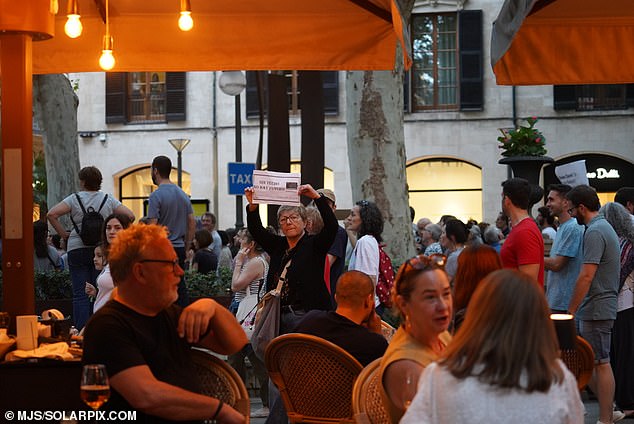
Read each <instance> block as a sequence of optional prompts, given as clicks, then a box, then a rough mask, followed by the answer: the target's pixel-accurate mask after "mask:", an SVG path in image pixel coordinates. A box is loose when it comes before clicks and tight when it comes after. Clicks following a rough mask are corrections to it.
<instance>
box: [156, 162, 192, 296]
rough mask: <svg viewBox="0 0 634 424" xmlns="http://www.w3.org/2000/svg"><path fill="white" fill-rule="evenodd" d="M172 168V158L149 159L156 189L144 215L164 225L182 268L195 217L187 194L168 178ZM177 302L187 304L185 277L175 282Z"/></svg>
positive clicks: (189, 244) (189, 243)
mask: <svg viewBox="0 0 634 424" xmlns="http://www.w3.org/2000/svg"><path fill="white" fill-rule="evenodd" d="M171 171H172V161H171V160H170V159H169V158H168V157H167V156H157V157H155V158H154V160H153V161H152V182H153V183H154V184H156V185H157V186H158V189H156V190H155V191H154V192H152V194H150V198H149V199H148V214H147V218H148V222H149V223H150V224H159V225H164V226H166V227H167V229H168V230H169V236H168V238H169V240H170V242H171V243H172V246H173V247H174V250H175V251H176V254H177V255H178V260H179V263H180V266H181V268H183V269H185V253H186V252H187V249H188V248H189V247H190V246H191V243H192V240H193V238H194V233H195V232H196V220H195V218H194V210H193V208H192V204H191V201H190V199H189V196H187V194H186V193H185V192H184V191H183V190H181V188H180V187H178V186H177V185H176V184H174V183H172V182H171V181H170V172H171ZM178 304H179V305H181V306H187V305H188V304H189V296H188V294H187V286H186V285H185V277H184V276H183V277H182V278H181V282H180V284H179V285H178Z"/></svg>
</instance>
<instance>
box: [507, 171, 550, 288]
mask: <svg viewBox="0 0 634 424" xmlns="http://www.w3.org/2000/svg"><path fill="white" fill-rule="evenodd" d="M530 194H531V186H530V184H529V183H528V181H526V180H525V179H523V178H511V179H509V180H506V181H504V182H503V183H502V211H503V212H504V214H505V215H506V216H508V217H509V219H510V221H511V232H510V233H509V235H508V237H507V238H506V240H505V241H504V244H503V245H502V250H501V251H500V257H501V259H502V265H503V266H504V268H514V269H517V270H519V271H520V272H523V273H524V274H526V275H528V276H530V277H532V278H533V279H535V280H536V281H537V282H539V284H540V285H541V286H542V287H543V286H544V240H543V238H542V233H541V231H539V228H538V227H537V224H536V223H535V221H534V220H533V218H531V217H530V216H529V215H528V204H529V198H530Z"/></svg>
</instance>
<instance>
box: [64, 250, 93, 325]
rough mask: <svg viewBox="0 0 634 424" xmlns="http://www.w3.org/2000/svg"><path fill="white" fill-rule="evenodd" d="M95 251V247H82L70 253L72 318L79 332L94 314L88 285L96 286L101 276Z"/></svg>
mask: <svg viewBox="0 0 634 424" xmlns="http://www.w3.org/2000/svg"><path fill="white" fill-rule="evenodd" d="M94 251H95V249H94V248H93V247H82V248H80V249H74V250H71V251H70V252H68V270H69V271H70V280H71V282H72V283H73V317H72V318H73V322H74V323H75V328H77V330H81V329H82V328H84V326H85V325H86V321H88V318H90V315H91V314H92V305H91V303H90V300H89V299H88V295H87V294H86V283H87V282H88V283H90V284H92V285H93V286H94V285H95V281H97V276H98V275H99V271H97V270H96V269H95V264H94V263H93V257H94Z"/></svg>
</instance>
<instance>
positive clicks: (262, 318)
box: [251, 259, 292, 361]
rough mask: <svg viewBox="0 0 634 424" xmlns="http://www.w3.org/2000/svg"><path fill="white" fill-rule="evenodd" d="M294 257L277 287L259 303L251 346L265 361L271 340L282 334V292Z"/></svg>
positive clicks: (287, 264) (288, 263)
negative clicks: (265, 354) (265, 353)
mask: <svg viewBox="0 0 634 424" xmlns="http://www.w3.org/2000/svg"><path fill="white" fill-rule="evenodd" d="M291 262H292V259H291V260H289V261H288V262H287V263H286V266H285V267H284V270H283V271H282V274H281V275H280V279H279V280H278V282H277V287H276V288H275V289H273V290H271V291H270V292H268V293H266V294H265V295H264V296H263V297H262V299H261V300H260V302H259V303H258V305H257V306H258V307H257V312H256V314H255V326H254V328H253V334H252V335H251V346H252V347H253V351H254V352H255V354H256V355H257V357H258V358H260V359H261V360H262V361H264V352H266V347H267V346H268V345H269V342H270V341H271V340H273V339H274V338H275V337H277V336H279V334H280V309H281V303H280V294H281V292H282V286H283V285H284V283H285V282H286V271H287V270H288V267H289V266H290V265H291Z"/></svg>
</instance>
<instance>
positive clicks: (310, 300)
mask: <svg viewBox="0 0 634 424" xmlns="http://www.w3.org/2000/svg"><path fill="white" fill-rule="evenodd" d="M255 190H256V189H254V188H253V187H248V188H246V189H245V190H244V195H245V197H246V198H247V201H248V202H249V205H248V206H247V226H248V228H249V232H250V233H251V234H252V235H253V239H254V240H255V241H256V242H257V243H258V244H259V245H260V246H262V248H264V250H265V251H266V252H267V253H268V254H269V256H270V257H271V262H270V268H269V273H268V276H267V280H266V283H267V290H273V289H275V288H276V287H277V285H278V282H279V281H280V279H283V284H282V289H281V302H280V303H281V307H282V309H281V314H280V315H281V320H280V334H284V333H288V332H290V331H291V330H292V329H293V328H294V327H295V324H296V323H297V322H298V321H299V320H300V319H301V318H302V316H303V315H304V314H305V313H306V312H307V311H310V310H312V309H322V310H328V309H330V308H331V303H330V294H329V292H328V289H327V288H326V283H325V281H324V262H325V258H326V254H327V253H328V249H330V246H331V245H332V243H333V241H334V240H335V235H336V234H337V219H336V218H335V214H334V213H333V211H332V209H330V207H329V206H328V203H327V202H326V199H325V198H324V197H323V196H322V195H320V194H319V193H318V192H317V191H316V190H315V189H314V188H313V187H312V186H311V185H310V184H304V185H300V186H299V187H298V189H297V192H298V194H299V195H303V196H306V197H309V198H310V199H313V200H314V201H315V205H316V206H317V209H319V213H320V214H321V217H322V218H323V221H324V228H323V230H322V231H321V232H320V233H319V234H315V235H308V233H307V232H306V208H305V207H304V206H303V205H302V204H301V203H299V202H298V204H297V205H296V206H281V207H280V208H279V210H278V211H277V222H278V224H279V229H280V230H281V232H282V234H284V235H283V236H278V235H275V234H272V233H270V232H269V231H267V230H266V229H265V228H264V227H263V226H262V221H261V220H260V214H259V213H258V205H257V204H254V203H253V194H254V192H255Z"/></svg>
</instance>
